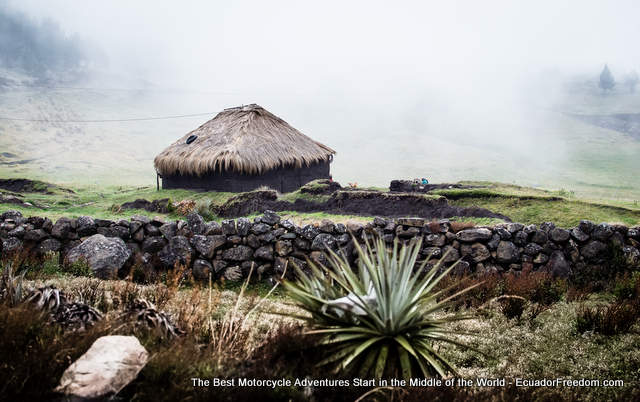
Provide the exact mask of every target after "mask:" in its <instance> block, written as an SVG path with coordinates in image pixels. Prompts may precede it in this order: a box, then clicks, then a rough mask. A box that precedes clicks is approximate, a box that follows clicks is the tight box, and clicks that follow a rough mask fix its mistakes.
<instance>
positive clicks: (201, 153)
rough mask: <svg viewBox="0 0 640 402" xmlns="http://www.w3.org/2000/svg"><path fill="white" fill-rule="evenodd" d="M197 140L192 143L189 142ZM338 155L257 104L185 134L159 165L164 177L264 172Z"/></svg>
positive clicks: (232, 110)
mask: <svg viewBox="0 0 640 402" xmlns="http://www.w3.org/2000/svg"><path fill="white" fill-rule="evenodd" d="M191 136H197V138H196V139H195V140H193V142H191V143H190V144H187V139H189V138H192V137H191ZM334 153H335V151H334V150H332V149H331V148H329V147H327V146H326V145H322V144H320V143H319V142H316V141H314V140H312V139H311V138H309V137H307V136H306V135H304V134H302V133H301V132H300V131H298V130H296V129H295V128H293V127H291V126H290V125H289V124H287V122H286V121H284V120H282V119H281V118H279V117H277V116H275V115H273V114H271V113H270V112H268V111H267V110H265V109H264V108H262V107H260V106H258V105H256V104H251V105H247V106H239V107H234V108H230V109H225V110H223V111H222V112H220V113H218V115H217V116H216V117H214V118H213V119H211V120H209V121H208V122H206V123H204V124H203V125H201V126H200V127H198V128H197V129H195V130H193V131H191V132H189V133H187V134H185V135H184V136H183V137H182V138H180V139H179V140H178V141H176V142H174V143H173V144H171V145H170V146H169V147H168V148H167V149H165V150H164V151H162V152H161V153H160V154H159V155H158V156H156V158H155V160H154V164H155V167H156V170H157V171H158V173H160V174H161V175H172V174H195V175H198V176H202V175H204V174H205V173H207V172H213V171H221V170H224V171H229V170H233V171H236V172H242V173H249V174H254V173H262V172H265V171H267V170H271V169H275V168H278V167H280V166H296V167H302V166H308V165H310V164H312V163H315V162H320V161H327V160H329V159H330V158H331V155H332V154H334Z"/></svg>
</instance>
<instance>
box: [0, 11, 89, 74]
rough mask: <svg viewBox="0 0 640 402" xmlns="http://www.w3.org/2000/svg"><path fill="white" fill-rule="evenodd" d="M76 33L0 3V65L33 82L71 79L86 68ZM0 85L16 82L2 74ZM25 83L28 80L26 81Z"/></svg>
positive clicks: (81, 47)
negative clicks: (68, 31) (66, 32)
mask: <svg viewBox="0 0 640 402" xmlns="http://www.w3.org/2000/svg"><path fill="white" fill-rule="evenodd" d="M87 62H88V60H87V58H86V55H85V51H84V49H83V45H82V43H81V41H80V39H79V37H78V36H77V35H66V34H64V33H63V32H62V30H61V29H60V26H59V25H58V24H57V23H56V22H54V21H53V20H51V19H45V20H42V21H40V22H36V21H35V20H33V19H32V18H30V17H28V16H27V15H26V14H24V13H21V12H17V11H14V10H10V9H8V8H7V7H5V6H0V67H1V68H4V69H5V70H8V71H13V72H15V73H23V74H26V75H27V78H31V79H34V80H33V81H31V82H33V83H37V84H44V83H49V84H50V83H59V82H68V81H75V80H77V79H78V78H79V77H80V76H82V75H83V74H84V72H85V70H86V68H87ZM2 78H3V80H2V81H0V85H2V84H3V83H4V84H5V85H7V84H11V83H14V84H16V83H20V82H15V81H13V80H11V79H10V78H11V77H9V74H5V76H4V77H2ZM27 82H29V80H27Z"/></svg>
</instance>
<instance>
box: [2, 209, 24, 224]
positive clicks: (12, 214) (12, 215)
mask: <svg viewBox="0 0 640 402" xmlns="http://www.w3.org/2000/svg"><path fill="white" fill-rule="evenodd" d="M7 219H11V220H13V221H15V222H18V221H20V220H21V219H22V212H20V211H16V210H15V209H10V210H8V211H4V212H3V213H2V215H0V220H2V221H5V220H7Z"/></svg>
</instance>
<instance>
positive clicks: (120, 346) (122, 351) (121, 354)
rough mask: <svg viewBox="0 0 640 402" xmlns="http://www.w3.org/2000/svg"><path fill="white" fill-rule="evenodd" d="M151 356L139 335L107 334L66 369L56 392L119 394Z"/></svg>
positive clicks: (88, 395)
mask: <svg viewBox="0 0 640 402" xmlns="http://www.w3.org/2000/svg"><path fill="white" fill-rule="evenodd" d="M148 358H149V353H148V352H147V351H146V349H145V348H144V347H143V346H142V345H141V344H140V341H138V339H137V338H136V337H135V336H119V335H110V336H103V337H101V338H98V339H97V340H96V341H95V342H94V343H93V345H91V347H90V348H89V350H88V351H87V352H86V353H85V354H83V355H82V356H80V358H78V360H76V361H75V362H73V364H71V366H69V368H67V369H66V370H65V372H64V373H63V374H62V378H61V379H60V385H58V387H56V389H55V391H56V392H59V393H63V394H66V395H72V396H75V397H80V398H87V399H94V398H102V397H104V396H109V395H115V394H117V393H118V392H120V390H122V388H124V387H125V386H126V385H127V384H129V383H130V382H131V381H133V380H134V379H135V378H136V376H137V375H138V373H139V372H140V370H142V368H143V367H144V366H145V364H147V359H148Z"/></svg>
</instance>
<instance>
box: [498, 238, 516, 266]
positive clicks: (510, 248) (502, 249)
mask: <svg viewBox="0 0 640 402" xmlns="http://www.w3.org/2000/svg"><path fill="white" fill-rule="evenodd" d="M496 259H497V260H498V262H501V263H509V262H517V261H518V260H519V259H520V252H519V251H518V246H516V245H515V244H513V243H512V242H510V241H504V240H503V241H501V242H500V243H498V249H497V250H496Z"/></svg>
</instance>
